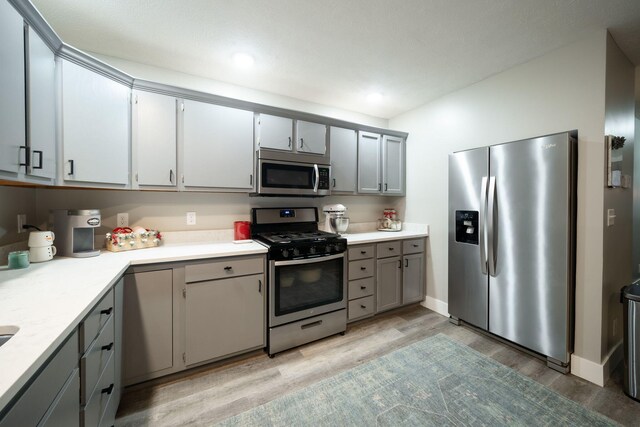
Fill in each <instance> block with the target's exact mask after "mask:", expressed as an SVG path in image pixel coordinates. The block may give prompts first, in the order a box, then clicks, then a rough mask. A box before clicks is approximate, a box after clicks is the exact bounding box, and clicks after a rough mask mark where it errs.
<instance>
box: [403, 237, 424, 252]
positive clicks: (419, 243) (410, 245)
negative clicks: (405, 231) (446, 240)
mask: <svg viewBox="0 0 640 427" xmlns="http://www.w3.org/2000/svg"><path fill="white" fill-rule="evenodd" d="M420 252H424V239H411V240H404V241H403V242H402V253H403V254H405V255H406V254H417V253H420Z"/></svg>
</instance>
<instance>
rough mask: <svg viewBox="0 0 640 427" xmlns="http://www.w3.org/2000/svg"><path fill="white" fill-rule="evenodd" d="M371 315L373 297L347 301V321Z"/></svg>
mask: <svg viewBox="0 0 640 427" xmlns="http://www.w3.org/2000/svg"><path fill="white" fill-rule="evenodd" d="M370 314H373V295H371V296H369V297H364V298H360V299H356V300H353V301H349V320H353V319H357V318H359V317H364V316H368V315H370Z"/></svg>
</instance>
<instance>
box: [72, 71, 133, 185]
mask: <svg viewBox="0 0 640 427" xmlns="http://www.w3.org/2000/svg"><path fill="white" fill-rule="evenodd" d="M129 94H130V90H129V88H127V87H126V86H125V85H123V84H120V83H117V82H116V81H114V80H111V79H109V78H107V77H104V76H102V75H100V74H97V73H94V72H93V71H91V70H88V69H86V68H83V67H80V66H79V65H76V64H74V63H72V62H69V61H62V117H63V118H62V130H63V141H62V142H63V145H62V147H63V153H64V154H63V156H64V157H63V178H64V179H65V180H68V181H83V182H96V183H105V184H127V183H128V181H129Z"/></svg>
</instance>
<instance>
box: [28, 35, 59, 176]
mask: <svg viewBox="0 0 640 427" xmlns="http://www.w3.org/2000/svg"><path fill="white" fill-rule="evenodd" d="M27 54H28V56H27V58H28V61H27V64H28V75H29V79H28V81H27V85H28V88H29V90H28V95H29V98H28V103H27V104H28V106H29V109H28V111H29V130H28V132H29V133H28V138H27V139H28V144H29V148H30V150H29V151H30V156H31V158H30V161H29V165H30V166H29V169H28V173H29V175H31V176H36V177H40V178H48V179H53V178H55V174H56V59H55V55H54V54H53V52H52V51H51V49H49V46H47V45H46V44H45V43H44V41H42V39H41V38H40V36H39V35H38V34H37V33H36V32H35V31H34V30H33V29H32V28H29V31H28V51H27Z"/></svg>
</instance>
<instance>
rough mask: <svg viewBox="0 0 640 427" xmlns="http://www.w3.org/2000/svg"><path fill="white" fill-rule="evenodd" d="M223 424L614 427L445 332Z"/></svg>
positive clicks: (249, 411)
mask: <svg viewBox="0 0 640 427" xmlns="http://www.w3.org/2000/svg"><path fill="white" fill-rule="evenodd" d="M219 425H223V426H225V425H228V426H305V425H308V426H319V425H332V426H347V425H357V426H375V425H381V426H397V425H434V426H436V425H437V426H461V425H462V426H478V425H487V426H496V425H509V426H512V425H535V426H562V425H566V426H569V425H570V426H613V425H617V424H615V423H614V422H613V421H611V420H609V419H608V418H606V417H604V416H602V415H600V414H598V413H596V412H593V411H590V410H588V409H586V408H584V407H583V406H581V405H579V404H578V403H576V402H573V401H571V400H569V399H567V398H565V397H563V396H561V395H559V394H558V393H556V392H554V391H553V390H550V389H548V388H546V387H544V386H542V385H541V384H539V383H537V382H535V381H533V380H531V379H529V378H527V377H525V376H523V375H521V374H519V373H518V372H516V371H514V370H513V369H511V368H509V367H506V366H504V365H501V364H500V363H498V362H496V361H494V360H492V359H490V358H488V357H486V356H484V355H482V354H480V353H478V352H476V351H475V350H473V349H471V348H469V347H467V346H465V345H463V344H459V343H457V342H456V341H454V340H452V339H450V338H448V337H447V336H445V335H442V334H439V335H436V336H433V337H429V338H426V339H424V340H422V341H420V342H417V343H414V344H412V345H409V346H407V347H404V348H402V349H399V350H396V351H394V352H392V353H389V354H387V355H385V356H382V357H379V358H377V359H375V360H372V361H370V362H367V363H365V364H363V365H360V366H358V367H355V368H352V369H350V370H348V371H345V372H343V373H341V374H338V375H336V376H334V377H331V378H327V379H325V380H322V381H320V382H317V383H315V384H313V385H311V386H308V387H306V388H304V389H302V390H299V391H296V392H293V393H290V394H287V395H285V396H282V397H279V398H277V399H275V400H273V401H271V402H268V403H266V404H264V405H262V406H258V407H256V408H253V409H250V410H248V411H246V412H243V413H241V414H239V415H237V416H234V417H231V418H228V419H226V420H224V421H222V422H221V423H220V424H219Z"/></svg>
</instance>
